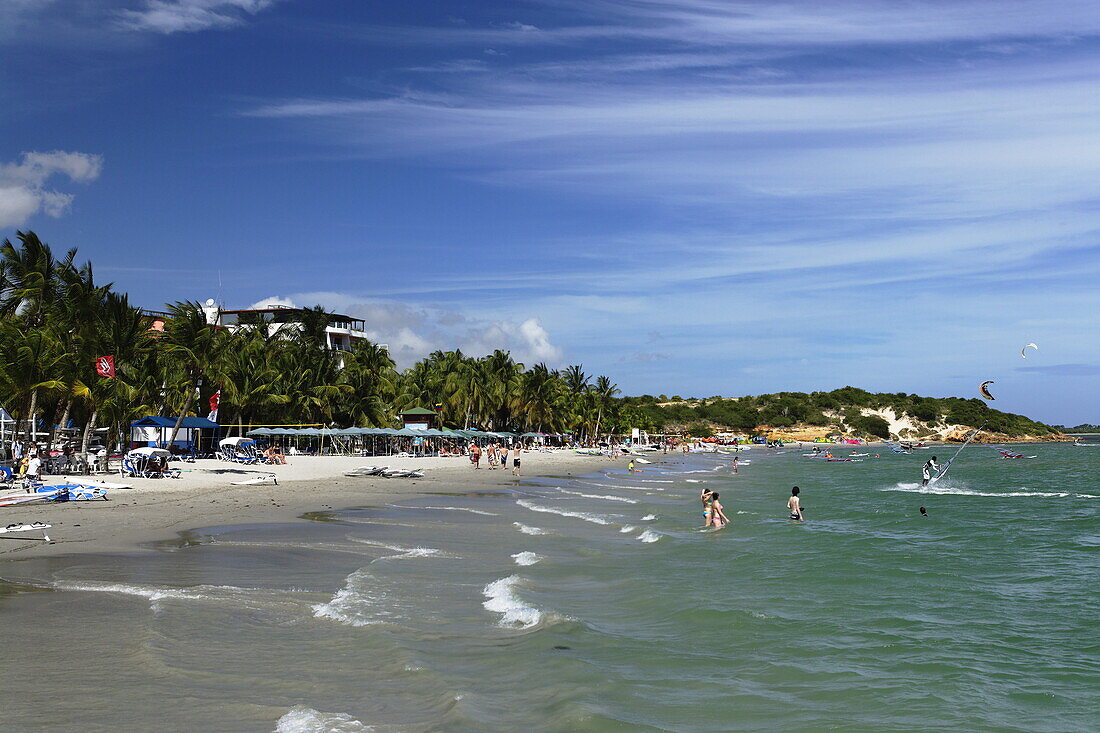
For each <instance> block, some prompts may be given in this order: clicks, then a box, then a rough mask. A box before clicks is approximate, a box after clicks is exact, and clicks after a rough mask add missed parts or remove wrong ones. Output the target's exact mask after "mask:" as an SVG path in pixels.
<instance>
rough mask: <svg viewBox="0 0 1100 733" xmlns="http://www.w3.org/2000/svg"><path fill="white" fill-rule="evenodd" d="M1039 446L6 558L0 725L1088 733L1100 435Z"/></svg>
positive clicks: (594, 479) (217, 531)
mask: <svg viewBox="0 0 1100 733" xmlns="http://www.w3.org/2000/svg"><path fill="white" fill-rule="evenodd" d="M857 450H859V449H857ZM1021 451H1022V452H1024V453H1026V454H1027V455H1035V456H1036V458H1034V459H1020V460H1001V459H1000V458H998V456H997V454H996V453H995V452H994V451H992V450H990V449H988V448H986V447H982V446H971V447H969V448H967V449H966V451H965V452H964V453H963V455H962V457H960V458H959V460H958V461H957V462H956V463H955V465H954V466H953V468H952V469H951V474H950V475H949V477H948V478H947V479H945V480H944V481H943V482H941V483H940V484H937V485H936V486H934V487H933V489H931V490H924V491H923V492H922V490H921V489H920V487H919V476H920V464H921V463H922V462H923V461H924V460H925V459H926V458H927V455H928V454H929V452H928V451H916V452H915V453H914V454H913V455H909V456H905V455H895V454H892V453H883V454H882V457H881V458H873V457H869V458H868V459H866V460H864V461H863V462H861V463H824V462H820V461H818V460H814V459H807V458H804V457H803V456H802V452H803V451H801V450H794V449H787V450H784V451H782V452H780V453H778V454H777V453H772V452H769V451H766V450H761V449H753V450H752V451H750V452H749V453H745V454H741V456H742V462H743V463H742V466H741V469H740V473H739V475H736V476H735V475H732V474H731V470H730V462H731V461H730V458H729V457H725V456H713V455H691V456H679V455H676V456H667V457H666V456H653V457H652V458H653V460H658V459H663V460H664V462H663V463H661V464H659V465H658V464H656V463H654V464H651V465H646V466H644V468H645V471H644V472H643V473H638V474H629V473H627V472H625V471H624V470H622V469H620V468H614V467H611V464H606V463H602V462H601V461H599V460H597V459H594V460H593V462H592V470H593V473H592V474H590V475H587V476H584V477H581V478H575V477H573V478H529V479H525V480H524V481H523V482H522V483H520V484H519V485H518V486H516V487H513V488H510V489H500V488H496V489H493V490H487V491H484V492H472V493H471V492H462V493H459V492H456V494H455V495H445V496H441V495H435V496H431V497H426V498H409V499H407V500H403V501H399V502H396V503H395V504H390V505H384V506H368V507H361V508H354V509H348V510H344V511H339V512H329V513H318V514H316V515H310V516H311V519H312V521H309V522H300V523H296V524H287V525H257V526H232V527H219V528H212V529H202V530H197V531H193V532H187V533H184V534H183V535H181V537H180V538H177V539H174V540H171V541H165V542H163V543H161V544H159V545H158V546H156V547H155V548H154V549H151V550H150V551H147V552H142V553H132V554H126V555H110V556H68V557H58V558H38V559H28V560H21V561H12V562H6V563H5V564H0V577H2V578H4V579H5V580H4V581H0V628H3V639H4V645H3V646H4V658H5V659H6V660H7V663H6V664H5V665H4V667H5V671H4V684H3V690H2V692H0V703H2V704H0V709H2V713H0V729H3V730H19V731H39V730H41V731H45V730H50V731H108V730H110V731H115V730H188V731H238V730H239V731H272V730H278V731H365V730H375V731H742V730H746V731H747V730H751V731H757V730H769V731H771V730H774V731H817V730H842V731H933V730H934V731H942V730H960V731H1096V730H1100V640H1098V639H1097V635H1096V629H1097V628H1098V626H1100V624H1098V622H1100V591H1098V588H1100V586H1098V580H1100V578H1098V570H1100V479H1098V469H1100V448H1084V447H1073V446H1068V445H1046V444H1044V445H1032V446H1023V447H1021ZM847 452H849V451H848V450H840V451H838V453H839V454H841V455H843V454H846V453H847ZM932 452H934V453H936V454H937V455H938V456H939V458H940V460H941V462H942V461H943V460H944V459H945V458H947V457H949V456H950V455H951V453H953V452H954V449H953V448H938V449H935V450H934V451H932ZM746 459H747V460H748V464H747V465H745V464H744V461H745V460H746ZM792 484H798V485H799V486H800V487H801V488H802V497H803V503H804V506H805V507H806V517H807V521H806V522H805V523H803V524H796V523H792V522H790V521H788V520H787V518H786V511H785V502H786V499H787V496H788V495H789V493H790V487H791V486H792ZM703 486H708V487H712V488H715V489H717V490H718V491H720V492H721V494H722V501H723V504H724V505H725V507H726V510H727V513H728V514H729V515H730V516H731V518H732V519H733V520H734V521H733V525H732V526H731V527H730V528H728V529H725V530H723V531H720V532H711V533H705V532H701V531H700V528H699V525H700V523H701V521H700V520H701V517H700V513H699V503H698V493H699V489H700V488H701V487H703ZM922 505H923V506H925V507H926V508H927V510H928V515H929V516H928V517H927V518H922V517H921V516H920V515H919V513H918V507H920V506H922Z"/></svg>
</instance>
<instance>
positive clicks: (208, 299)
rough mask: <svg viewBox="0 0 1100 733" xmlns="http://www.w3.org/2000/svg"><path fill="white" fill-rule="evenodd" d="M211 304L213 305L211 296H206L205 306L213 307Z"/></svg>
mask: <svg viewBox="0 0 1100 733" xmlns="http://www.w3.org/2000/svg"><path fill="white" fill-rule="evenodd" d="M213 305H214V299H213V298H207V299H206V307H207V308H211V307H213Z"/></svg>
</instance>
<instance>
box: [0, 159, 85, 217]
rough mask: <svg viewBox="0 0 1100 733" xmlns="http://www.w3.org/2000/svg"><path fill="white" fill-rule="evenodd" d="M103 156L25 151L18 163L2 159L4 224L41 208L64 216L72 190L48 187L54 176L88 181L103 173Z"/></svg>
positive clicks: (0, 182) (0, 209)
mask: <svg viewBox="0 0 1100 733" xmlns="http://www.w3.org/2000/svg"><path fill="white" fill-rule="evenodd" d="M102 169H103V158H102V157H100V156H98V155H89V154H88V153H75V152H73V153H67V152H63V151H60V150H55V151H53V152H49V153H40V152H29V153H23V157H22V160H20V162H18V163H0V227H10V226H20V225H22V224H23V223H24V222H26V221H27V220H28V219H30V218H31V217H32V216H34V215H35V214H37V213H38V212H39V211H44V212H45V213H46V214H48V215H49V216H52V217H55V218H56V217H59V216H62V215H63V214H64V213H65V212H66V211H68V209H69V206H70V204H71V203H72V200H73V196H72V194H68V193H62V192H60V191H55V190H53V189H51V188H47V187H46V185H47V183H48V182H49V181H50V179H52V178H54V177H56V176H62V177H67V178H68V179H69V180H70V181H74V182H76V183H87V182H89V181H94V180H95V179H96V178H98V177H99V174H100V171H101V170H102Z"/></svg>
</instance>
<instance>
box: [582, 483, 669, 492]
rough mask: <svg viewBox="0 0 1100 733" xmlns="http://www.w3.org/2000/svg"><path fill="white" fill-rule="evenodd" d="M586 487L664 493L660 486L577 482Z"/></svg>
mask: <svg viewBox="0 0 1100 733" xmlns="http://www.w3.org/2000/svg"><path fill="white" fill-rule="evenodd" d="M576 483H578V484H583V485H584V486H598V487H599V488H601V489H629V490H630V491H664V489H662V488H661V487H660V486H624V485H622V484H601V483H599V482H597V481H577V482H576Z"/></svg>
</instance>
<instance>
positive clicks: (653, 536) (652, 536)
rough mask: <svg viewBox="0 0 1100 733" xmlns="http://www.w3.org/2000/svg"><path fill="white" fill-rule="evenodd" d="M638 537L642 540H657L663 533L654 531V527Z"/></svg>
mask: <svg viewBox="0 0 1100 733" xmlns="http://www.w3.org/2000/svg"><path fill="white" fill-rule="evenodd" d="M636 539H639V540H641V541H642V542H656V541H657V540H659V539H661V535H660V534H658V533H657V532H654V531H653V530H652V529H647V530H646V531H644V532H642V533H641V534H640V535H638V536H637V538H636Z"/></svg>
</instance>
